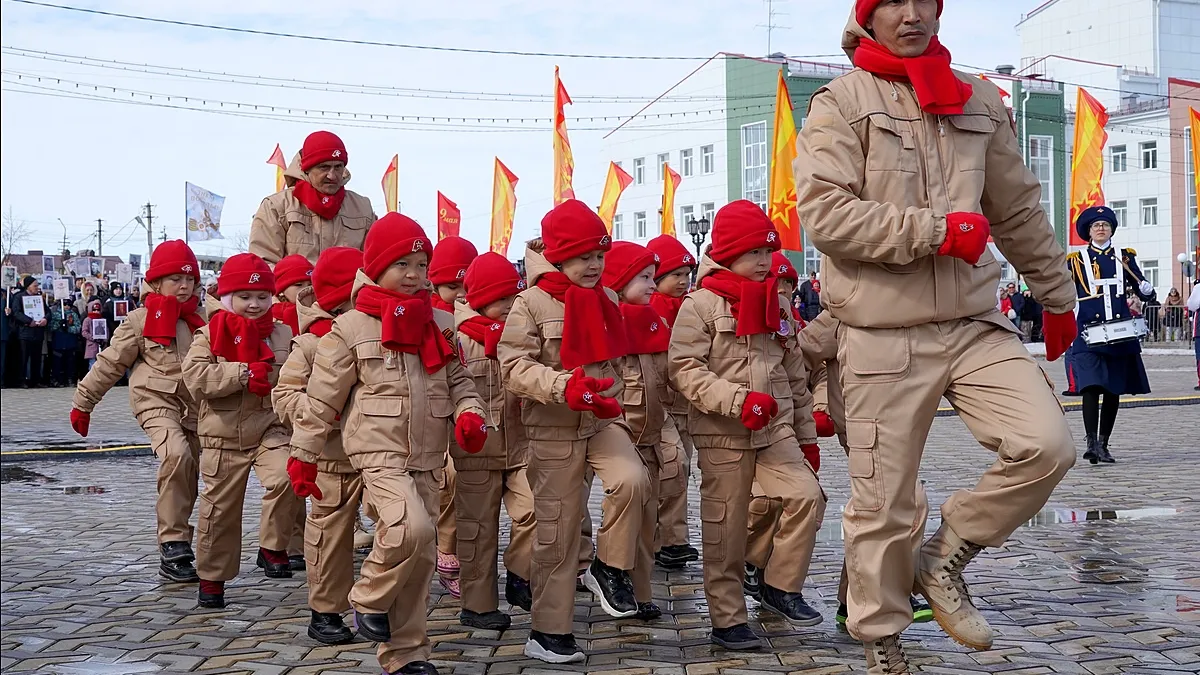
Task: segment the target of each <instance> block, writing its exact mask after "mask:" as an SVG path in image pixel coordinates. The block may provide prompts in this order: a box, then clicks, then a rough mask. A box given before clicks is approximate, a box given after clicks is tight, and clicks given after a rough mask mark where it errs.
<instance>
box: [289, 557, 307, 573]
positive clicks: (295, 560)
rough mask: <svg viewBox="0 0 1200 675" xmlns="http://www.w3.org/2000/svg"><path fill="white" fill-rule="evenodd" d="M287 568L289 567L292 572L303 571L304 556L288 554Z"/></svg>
mask: <svg viewBox="0 0 1200 675" xmlns="http://www.w3.org/2000/svg"><path fill="white" fill-rule="evenodd" d="M288 569H290V570H291V571H293V572H303V571H304V556H303V555H289V556H288Z"/></svg>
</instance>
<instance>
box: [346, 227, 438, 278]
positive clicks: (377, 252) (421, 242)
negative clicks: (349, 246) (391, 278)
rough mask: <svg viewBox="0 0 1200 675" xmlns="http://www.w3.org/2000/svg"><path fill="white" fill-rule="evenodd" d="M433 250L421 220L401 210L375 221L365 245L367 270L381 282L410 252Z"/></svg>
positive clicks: (428, 252)
mask: <svg viewBox="0 0 1200 675" xmlns="http://www.w3.org/2000/svg"><path fill="white" fill-rule="evenodd" d="M431 251H433V244H432V243H431V242H430V241H429V237H427V236H425V230H423V229H422V228H421V226H420V225H418V224H417V221H415V220H413V219H412V218H409V217H408V216H405V215H401V214H399V213H395V212H392V213H389V214H387V215H386V216H384V217H382V218H380V219H379V220H377V221H375V224H374V225H372V226H371V229H370V230H368V231H367V241H366V244H365V245H364V246H363V271H364V272H366V273H367V276H369V277H371V279H372V280H373V281H379V277H381V276H383V272H384V270H386V269H387V268H388V266H389V265H391V264H392V263H394V262H396V261H397V260H399V259H401V258H403V257H404V256H406V255H408V254H409V253H418V252H420V253H424V254H425V255H426V256H428V255H429V254H430V252H431Z"/></svg>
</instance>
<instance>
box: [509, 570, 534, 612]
mask: <svg viewBox="0 0 1200 675" xmlns="http://www.w3.org/2000/svg"><path fill="white" fill-rule="evenodd" d="M505 577H506V578H505V580H504V599H505V600H506V601H507V602H508V604H509V605H511V606H513V607H520V608H521V609H523V610H525V611H526V612H528V611H529V610H530V609H532V608H533V589H531V588H530V587H529V582H528V581H526V580H525V579H522V578H521V577H519V576H517V575H516V574H513V573H512V572H511V571H510V572H509V573H508V574H506V575H505Z"/></svg>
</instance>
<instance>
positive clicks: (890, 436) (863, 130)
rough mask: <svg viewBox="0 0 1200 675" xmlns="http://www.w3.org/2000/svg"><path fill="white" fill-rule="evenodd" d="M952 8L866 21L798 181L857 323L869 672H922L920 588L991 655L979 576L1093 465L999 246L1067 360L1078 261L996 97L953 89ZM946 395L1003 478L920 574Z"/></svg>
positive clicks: (811, 226)
mask: <svg viewBox="0 0 1200 675" xmlns="http://www.w3.org/2000/svg"><path fill="white" fill-rule="evenodd" d="M941 6H942V3H941V1H940V0H895V1H889V2H881V1H880V0H858V1H857V2H856V3H855V5H854V11H853V13H852V15H851V18H850V22H849V25H848V26H847V28H846V31H845V34H844V36H843V40H842V46H843V47H844V48H845V49H846V52H847V54H849V55H850V58H851V60H852V61H853V62H854V64H855V65H856V66H858V68H856V69H855V70H853V71H851V72H850V73H847V74H846V75H844V76H842V77H839V78H837V79H835V80H833V81H832V82H830V83H829V84H828V85H827V86H825V87H822V88H821V89H819V90H818V91H817V92H816V94H814V96H813V99H812V103H811V108H810V110H809V113H808V120H807V123H806V124H805V127H804V131H803V132H802V133H801V134H800V139H799V142H798V153H797V159H796V163H795V173H796V182H797V194H798V197H799V202H800V203H799V215H800V222H801V223H803V225H804V228H805V230H806V232H807V233H808V236H809V237H811V239H812V241H813V242H814V244H815V245H816V246H817V248H818V249H820V250H821V252H822V253H824V254H825V256H826V257H825V265H824V267H823V269H822V272H823V276H824V282H825V283H824V288H823V289H822V290H823V291H824V292H823V293H822V301H823V303H824V304H825V305H826V307H827V308H828V310H829V312H830V313H831V314H832V316H833V317H834V318H836V319H838V320H839V321H840V322H841V326H840V327H839V328H838V331H837V341H838V353H837V361H838V363H839V364H840V365H841V373H840V378H841V385H842V392H843V395H844V397H845V406H846V436H847V439H846V440H847V444H848V446H849V448H850V460H849V466H850V482H851V498H850V503H849V504H848V505H847V507H846V511H845V518H844V519H845V531H846V561H847V567H848V572H849V577H850V588H849V600H850V607H849V610H850V617H849V623H848V628H849V630H850V632H851V634H853V635H854V636H855V637H857V638H858V639H860V640H862V641H863V642H864V645H865V647H866V656H867V663H868V667H869V672H870V673H908V672H910V671H909V667H908V664H907V660H906V658H905V656H904V651H903V649H902V647H901V645H900V641H899V635H900V632H901V631H902V630H904V628H905V627H907V626H908V625H909V623H911V622H912V618H913V614H912V608H911V607H910V605H909V592H910V591H912V590H913V589H914V587H915V588H916V590H917V591H918V592H920V593H921V594H923V595H924V596H925V598H926V599H927V600H928V601H929V603H930V605H931V606H932V607H933V610H934V615H935V618H936V619H937V620H938V623H939V624H940V625H941V626H942V628H943V629H944V630H945V631H946V632H947V633H949V634H950V636H951V637H953V638H954V639H956V640H957V641H959V642H960V643H962V644H964V645H967V646H969V647H972V648H975V649H987V648H989V647H990V646H991V644H992V630H991V627H990V626H988V623H987V621H986V620H985V619H984V618H983V616H982V615H981V614H980V613H979V611H978V610H977V609H976V608H975V607H974V606H973V605H972V603H971V598H970V595H969V594H968V591H967V587H966V583H965V582H964V581H963V576H962V573H963V568H964V567H966V565H967V563H969V562H970V561H971V559H972V558H973V557H974V556H975V555H976V554H978V553H979V552H980V551H981V550H982V549H983V548H984V547H986V546H1000V545H1001V544H1003V543H1004V541H1005V539H1007V538H1008V536H1009V535H1010V534H1011V533H1012V532H1013V530H1014V529H1015V528H1016V527H1017V526H1018V525H1019V524H1020V523H1021V522H1022V521H1025V520H1027V519H1029V518H1030V517H1032V516H1033V515H1034V514H1035V513H1037V511H1038V510H1039V509H1040V508H1041V507H1042V506H1043V505H1044V504H1045V503H1046V500H1047V498H1048V497H1049V495H1050V493H1051V491H1052V490H1053V489H1054V487H1055V486H1056V485H1057V484H1058V482H1059V480H1061V479H1062V477H1063V475H1064V474H1065V473H1066V472H1067V470H1068V469H1069V468H1070V467H1071V466H1072V464H1074V461H1075V450H1074V444H1073V443H1072V440H1071V435H1070V432H1069V430H1068V429H1067V424H1066V421H1065V419H1064V417H1063V415H1062V410H1061V408H1060V407H1059V404H1058V401H1057V400H1056V399H1055V397H1054V393H1053V391H1052V389H1051V387H1050V384H1049V380H1048V379H1047V378H1046V376H1045V374H1044V373H1043V372H1042V371H1041V370H1040V369H1039V367H1038V365H1037V363H1036V362H1035V361H1034V360H1033V359H1032V358H1031V357H1030V356H1029V354H1028V352H1027V351H1026V350H1025V347H1024V346H1023V345H1022V344H1021V342H1020V340H1019V338H1018V333H1017V330H1016V328H1015V327H1014V326H1013V325H1012V324H1011V323H1010V322H1009V321H1008V320H1007V319H1006V318H1005V317H1004V316H1002V315H1001V314H1000V313H999V312H998V311H997V309H996V296H995V289H996V287H997V285H998V282H999V277H1000V266H999V263H998V262H997V261H996V258H995V256H994V255H993V254H992V252H991V251H990V250H988V247H987V242H988V238H989V236H990V237H992V238H994V240H995V243H996V245H997V247H998V248H999V249H1000V251H1001V252H1003V253H1004V255H1005V257H1006V258H1007V259H1008V260H1009V261H1010V262H1011V263H1012V264H1013V265H1014V266H1015V267H1016V268H1017V270H1018V271H1019V272H1021V273H1022V274H1024V276H1025V279H1026V280H1027V282H1028V284H1029V286H1030V288H1032V289H1033V291H1034V294H1035V295H1036V296H1037V298H1038V300H1039V301H1040V302H1041V303H1042V305H1043V306H1045V307H1046V310H1047V316H1046V333H1047V348H1048V349H1047V351H1048V356H1049V358H1050V360H1054V359H1056V358H1058V356H1059V355H1060V354H1061V352H1062V350H1063V349H1065V345H1067V344H1069V341H1070V340H1071V339H1073V338H1074V320H1073V316H1072V310H1073V309H1074V306H1075V295H1074V288H1073V287H1072V283H1071V280H1070V278H1069V277H1068V276H1067V272H1066V265H1065V260H1066V258H1065V254H1064V252H1063V250H1062V247H1061V246H1059V244H1058V243H1057V242H1056V241H1055V239H1054V233H1053V228H1052V227H1051V225H1050V222H1049V220H1048V219H1047V216H1046V214H1045V212H1044V211H1043V210H1042V208H1041V207H1040V205H1039V203H1040V199H1041V194H1040V188H1039V184H1038V181H1037V179H1036V178H1035V177H1034V176H1033V175H1032V174H1031V173H1030V172H1029V170H1028V169H1027V168H1026V167H1025V166H1024V164H1023V163H1022V160H1021V154H1020V151H1019V150H1018V147H1017V141H1016V137H1015V135H1014V133H1013V127H1012V125H1011V123H1010V118H1009V116H1008V113H1007V111H1006V110H1005V108H1004V105H1003V103H1002V102H1001V99H1000V95H999V92H998V90H997V88H996V87H995V86H994V85H992V84H991V83H989V82H986V81H983V80H979V79H976V78H972V77H970V76H968V75H966V74H962V73H956V72H954V71H952V70H951V68H950V54H949V52H948V51H946V49H945V48H944V47H942V46H941V44H940V43H939V42H938V41H937V39H936V37H935V36H936V34H937V30H938V16H939V15H940V13H941V9H942V7H941ZM943 396H945V397H946V399H947V400H948V401H949V402H950V404H951V405H952V406H954V408H955V409H956V410H957V411H958V414H959V417H960V418H961V419H962V420H963V422H965V423H966V425H967V427H968V428H969V429H970V430H971V432H972V433H973V434H974V435H975V437H976V439H977V440H979V442H980V443H981V444H982V445H983V446H984V447H986V448H988V449H989V450H991V451H992V452H994V453H996V461H995V463H994V464H993V465H992V466H991V467H990V468H989V469H988V470H987V471H986V472H985V473H984V475H983V477H982V478H981V479H980V480H979V482H978V483H977V484H976V485H975V486H974V488H973V489H971V490H961V491H959V492H956V493H955V494H954V495H952V496H951V497H950V499H949V500H947V501H946V502H945V503H944V504H943V505H942V526H941V527H940V528H939V529H938V531H937V532H936V533H935V534H934V535H933V536H932V537H931V538H930V539H929V540H928V541H926V542H925V544H924V545H923V546H922V548H921V551H920V555H919V556H917V559H916V560H914V557H913V549H912V542H911V540H910V538H909V537H910V533H911V530H912V524H913V522H914V517H915V515H916V511H917V509H918V503H917V496H916V493H915V491H914V487H913V486H914V485H916V482H917V481H916V479H917V470H918V467H919V465H920V462H921V452H922V449H923V448H924V446H925V441H926V438H927V436H928V433H929V429H930V426H931V425H932V422H933V417H934V415H935V413H936V411H937V407H938V402H939V400H940V399H941V398H942V397H943ZM1018 420H1019V423H1017V422H1016V421H1018Z"/></svg>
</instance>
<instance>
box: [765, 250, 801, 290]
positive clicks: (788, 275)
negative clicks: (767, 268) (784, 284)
mask: <svg viewBox="0 0 1200 675" xmlns="http://www.w3.org/2000/svg"><path fill="white" fill-rule="evenodd" d="M771 274H773V275H775V276H776V277H778V278H780V279H788V280H789V281H791V282H792V283H793V284H798V283H800V274H799V273H798V272H796V268H795V266H793V265H792V261H791V260H788V257H787V256H786V255H784V254H782V253H780V252H779V251H776V252H775V253H773V254H771Z"/></svg>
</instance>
